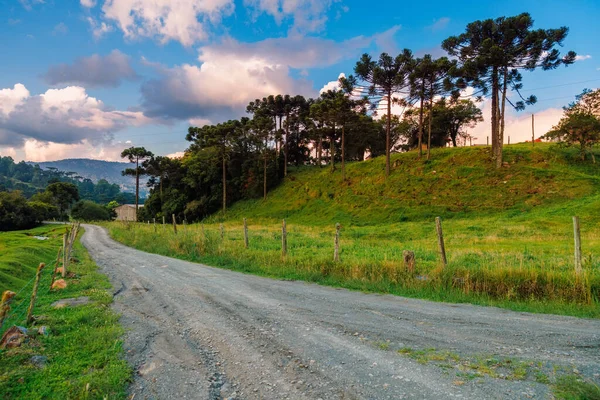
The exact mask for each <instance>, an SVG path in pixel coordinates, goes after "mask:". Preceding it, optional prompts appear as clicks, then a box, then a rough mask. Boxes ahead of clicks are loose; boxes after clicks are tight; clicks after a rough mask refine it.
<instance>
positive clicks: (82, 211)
mask: <svg viewBox="0 0 600 400" xmlns="http://www.w3.org/2000/svg"><path fill="white" fill-rule="evenodd" d="M71 217H72V218H73V219H77V220H81V221H109V220H110V219H111V217H110V211H109V210H108V209H107V208H106V207H103V206H101V205H100V204H96V203H94V202H93V201H89V200H82V201H80V202H78V203H76V204H75V205H74V206H73V209H72V210H71Z"/></svg>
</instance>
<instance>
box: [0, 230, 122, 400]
mask: <svg viewBox="0 0 600 400" xmlns="http://www.w3.org/2000/svg"><path fill="white" fill-rule="evenodd" d="M64 231H65V227H64V226H59V225H45V226H42V227H39V228H36V229H33V230H31V231H18V232H13V233H12V234H13V235H16V237H17V238H18V239H17V240H11V241H10V242H7V241H5V240H3V236H2V235H0V245H1V246H4V248H6V249H9V250H10V252H11V253H13V254H16V255H19V254H21V253H20V251H19V247H23V248H25V249H30V250H32V251H29V250H26V251H25V252H24V253H23V254H26V255H27V256H25V255H23V256H22V257H20V259H21V260H22V261H21V262H22V263H23V265H26V266H27V267H29V266H30V265H33V266H34V267H37V265H38V264H39V263H40V262H46V263H47V266H46V268H45V269H44V270H43V274H42V278H41V281H40V288H39V292H38V299H37V302H36V306H35V310H34V316H36V320H35V322H34V323H33V327H40V326H47V327H48V332H49V334H48V335H47V336H44V335H39V336H36V337H35V338H32V339H30V341H29V343H26V344H24V345H23V346H21V347H18V348H15V349H7V350H0V393H2V394H3V395H2V396H3V398H4V399H17V398H18V399H22V398H27V399H42V398H43V399H68V398H71V399H84V398H85V399H104V398H110V399H124V398H126V389H127V383H128V381H129V379H130V376H131V370H130V367H129V366H128V365H127V363H126V362H125V361H124V359H123V358H122V352H123V351H122V343H121V339H120V337H121V336H122V334H123V329H122V328H121V326H120V325H119V324H118V316H117V315H116V314H115V313H113V312H112V311H111V309H110V304H111V302H112V295H111V294H110V292H109V290H110V283H109V282H108V278H107V277H106V276H104V275H102V274H100V273H99V272H98V271H97V266H96V265H95V264H94V262H93V261H92V260H91V259H90V257H89V255H88V254H87V251H86V250H85V249H84V248H83V246H82V245H81V244H80V243H79V242H78V241H77V242H76V243H75V245H74V248H73V261H72V263H71V264H70V267H69V272H72V273H74V274H75V276H74V277H72V278H71V279H68V280H67V282H68V284H69V285H68V287H67V288H66V289H64V290H59V291H52V292H50V291H49V287H50V280H51V273H52V269H53V267H54V264H53V263H48V261H50V260H53V259H54V258H55V257H56V252H57V251H58V248H59V246H60V244H61V243H62V242H61V239H62V234H63V233H64ZM32 233H34V234H36V235H40V236H47V237H49V240H46V241H43V242H41V243H42V244H43V248H44V249H46V250H45V251H36V250H35V251H34V248H35V247H36V246H37V244H38V243H37V240H36V239H33V238H31V236H30V235H31V234H32ZM19 235H22V236H19ZM29 240H32V241H33V240H36V241H35V242H33V243H34V244H33V245H31V244H30V242H29ZM3 255H4V253H3ZM11 265H12V264H10V263H6V261H5V259H4V258H3V257H0V268H1V269H3V270H5V271H11ZM34 269H35V268H33V269H32V271H33V270H34ZM33 273H34V272H32V274H33ZM21 275H22V277H21ZM21 275H19V276H18V278H19V279H21V280H23V281H25V280H26V279H27V280H29V279H28V278H29V277H30V275H25V274H21ZM1 282H2V284H3V287H7V288H9V289H11V290H13V291H16V290H18V289H19V288H18V287H14V282H9V283H6V282H5V280H4V278H3V277H2V280H1ZM15 289H16V290H15ZM30 295H31V286H28V287H26V288H25V290H23V292H22V293H21V294H20V295H19V296H17V298H15V301H14V302H13V304H14V305H15V306H18V305H19V303H21V302H22V301H23V300H24V303H25V308H26V307H27V305H28V303H29V300H28V299H29V296H30ZM80 296H88V297H89V298H90V303H89V304H86V305H80V306H75V307H64V308H59V309H56V308H53V307H51V306H50V305H51V304H52V303H53V302H54V301H56V300H59V299H63V298H72V297H80ZM19 314H20V311H19V312H18V313H16V315H15V316H13V317H12V318H10V319H9V320H8V321H6V322H5V324H4V327H3V329H2V333H3V331H5V330H6V329H7V328H8V327H10V326H12V325H13V324H17V325H23V324H24V323H25V320H24V319H25V317H24V316H22V317H19ZM32 356H42V357H46V358H47V360H46V362H45V364H46V365H45V367H43V368H40V367H38V366H35V365H34V364H33V363H32V362H31V358H32Z"/></svg>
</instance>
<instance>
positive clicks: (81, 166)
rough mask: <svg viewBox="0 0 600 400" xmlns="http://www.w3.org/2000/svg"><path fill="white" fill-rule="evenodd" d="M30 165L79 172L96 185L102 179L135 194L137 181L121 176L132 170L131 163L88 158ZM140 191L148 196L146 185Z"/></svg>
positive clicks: (141, 186)
mask: <svg viewBox="0 0 600 400" xmlns="http://www.w3.org/2000/svg"><path fill="white" fill-rule="evenodd" d="M29 164H37V165H39V166H40V168H42V169H46V168H48V167H54V168H58V169H59V170H61V171H66V172H68V171H73V172H77V173H78V174H79V175H81V176H83V177H84V178H88V179H91V180H92V181H93V182H94V183H97V182H98V181H99V180H100V179H106V180H107V181H108V182H110V183H116V184H117V185H119V186H120V187H121V190H123V191H125V192H131V193H134V192H135V179H134V178H132V177H130V176H122V175H121V171H123V170H124V169H125V168H131V164H129V163H122V162H114V161H102V160H91V159H87V158H71V159H66V160H58V161H47V162H38V163H36V162H30V163H29ZM140 190H141V191H142V192H143V195H144V196H145V195H146V194H147V193H146V191H147V189H146V188H145V186H144V185H140Z"/></svg>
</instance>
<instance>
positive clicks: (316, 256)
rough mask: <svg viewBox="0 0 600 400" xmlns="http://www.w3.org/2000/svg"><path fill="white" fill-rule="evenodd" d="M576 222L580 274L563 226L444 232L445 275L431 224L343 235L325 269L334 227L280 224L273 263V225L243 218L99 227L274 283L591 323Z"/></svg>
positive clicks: (592, 276)
mask: <svg viewBox="0 0 600 400" xmlns="http://www.w3.org/2000/svg"><path fill="white" fill-rule="evenodd" d="M595 222H596V221H595V218H591V217H590V218H587V217H586V218H582V241H583V243H584V273H583V274H582V276H581V277H580V278H577V277H576V275H575V273H574V268H573V249H572V246H573V244H572V240H573V239H572V236H571V235H572V226H571V225H570V224H571V220H570V218H566V217H563V216H561V215H558V216H551V215H549V214H545V215H543V216H537V217H530V216H528V217H523V216H522V217H512V216H510V215H506V214H504V215H500V216H496V217H480V218H477V217H472V218H465V219H452V220H449V221H447V222H445V223H444V235H445V238H446V249H447V253H448V266H447V267H445V268H444V267H443V265H441V263H440V261H439V253H438V250H437V242H436V234H435V225H434V222H433V221H418V222H403V223H397V224H388V225H382V226H348V227H345V226H344V227H343V228H342V233H341V261H340V262H334V261H333V242H334V240H333V239H334V232H335V228H334V227H333V226H328V227H322V226H321V227H309V226H303V225H296V224H288V225H287V231H288V254H287V255H286V256H285V257H284V256H282V254H281V225H276V224H275V223H274V222H273V223H271V224H269V225H267V224H266V221H264V220H262V219H259V220H258V221H254V220H252V219H248V224H249V225H248V230H249V248H248V249H246V248H245V247H244V237H243V224H242V221H228V222H226V223H224V231H225V232H224V238H223V239H221V235H220V226H219V224H193V225H187V226H183V225H180V226H178V234H177V235H176V234H174V233H173V228H172V226H170V225H166V226H162V225H158V226H157V227H156V232H155V231H154V229H155V228H154V226H153V225H147V224H141V223H139V224H133V223H130V224H124V223H118V222H112V223H106V224H104V225H105V226H106V227H108V229H109V232H110V234H111V236H112V237H113V238H114V239H116V240H118V241H120V242H122V243H124V244H126V245H129V246H132V247H135V248H138V249H140V250H143V251H147V252H151V253H157V254H162V255H166V256H172V257H176V258H181V259H184V260H189V261H194V262H202V263H205V264H208V265H213V266H218V267H223V268H227V269H232V270H236V271H241V272H246V273H253V274H257V275H263V276H268V277H273V278H278V279H289V280H305V281H309V282H316V283H320V284H324V285H331V286H339V287H345V288H349V289H354V290H361V291H367V292H378V293H391V294H396V295H403V296H409V297H418V298H424V299H430V300H435V301H444V302H468V303H473V304H481V305H493V306H498V307H503V308H509V309H513V310H519V311H529V312H537V313H551V314H563V315H573V316H579V317H589V318H600V306H599V298H600V259H598V258H597V257H596V256H595V254H598V252H599V251H600V230H599V229H598V224H596V223H595ZM403 250H411V251H414V252H415V256H416V269H415V271H414V272H413V273H411V272H409V271H407V270H406V269H405V268H404V265H403V261H402V252H403Z"/></svg>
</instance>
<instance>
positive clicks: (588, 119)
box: [545, 89, 600, 163]
mask: <svg viewBox="0 0 600 400" xmlns="http://www.w3.org/2000/svg"><path fill="white" fill-rule="evenodd" d="M545 138H546V139H550V140H553V141H557V142H558V143H559V144H561V145H564V146H578V147H579V155H580V156H581V159H582V160H585V157H586V155H588V154H589V155H591V157H592V161H593V162H594V163H596V158H595V157H594V152H593V151H592V149H593V147H594V146H597V145H598V143H600V89H597V90H595V91H591V90H587V89H586V90H584V91H583V93H581V94H580V95H578V96H577V101H576V102H574V103H571V104H570V105H569V106H568V107H565V114H564V116H563V117H562V119H561V120H560V121H559V123H558V124H557V125H556V126H554V127H553V128H552V130H551V131H550V132H548V133H547V134H546V135H545Z"/></svg>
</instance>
